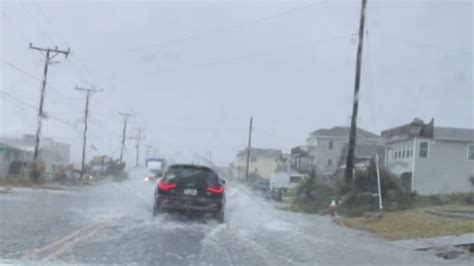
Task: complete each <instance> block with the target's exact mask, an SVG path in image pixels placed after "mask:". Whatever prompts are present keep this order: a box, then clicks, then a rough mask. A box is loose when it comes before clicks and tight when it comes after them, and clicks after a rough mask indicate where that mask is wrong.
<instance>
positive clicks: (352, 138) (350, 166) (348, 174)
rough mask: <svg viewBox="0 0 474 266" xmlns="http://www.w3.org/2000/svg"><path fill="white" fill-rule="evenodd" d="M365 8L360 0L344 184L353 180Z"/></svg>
mask: <svg viewBox="0 0 474 266" xmlns="http://www.w3.org/2000/svg"><path fill="white" fill-rule="evenodd" d="M366 7H367V0H362V7H361V11H360V24H359V44H358V46H357V62H356V73H355V85H354V103H353V107H352V118H351V131H350V133H349V148H348V150H347V159H346V169H345V173H344V176H345V181H346V184H352V182H353V178H354V152H355V146H356V135H357V112H358V109H359V87H360V74H361V68H362V51H363V47H364V28H365V9H366Z"/></svg>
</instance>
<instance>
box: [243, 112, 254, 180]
mask: <svg viewBox="0 0 474 266" xmlns="http://www.w3.org/2000/svg"><path fill="white" fill-rule="evenodd" d="M252 124H253V117H250V126H249V144H248V146H247V166H246V169H245V182H248V181H249V164H250V148H251V147H252Z"/></svg>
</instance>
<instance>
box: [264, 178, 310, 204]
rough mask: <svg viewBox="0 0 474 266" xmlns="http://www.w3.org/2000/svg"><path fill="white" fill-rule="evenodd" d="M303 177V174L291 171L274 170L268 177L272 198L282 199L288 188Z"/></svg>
mask: <svg viewBox="0 0 474 266" xmlns="http://www.w3.org/2000/svg"><path fill="white" fill-rule="evenodd" d="M303 178H304V175H303V174H300V173H291V172H275V173H273V174H272V176H271V179H270V190H271V194H272V198H273V199H275V200H282V198H283V196H284V195H286V194H287V193H288V190H290V189H291V188H294V187H295V186H297V185H298V183H299V182H300V181H301V180H302V179H303Z"/></svg>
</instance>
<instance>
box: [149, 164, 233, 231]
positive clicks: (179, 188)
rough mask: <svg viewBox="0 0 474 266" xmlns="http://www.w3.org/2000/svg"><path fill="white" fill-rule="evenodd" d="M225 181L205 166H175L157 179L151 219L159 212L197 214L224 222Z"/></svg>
mask: <svg viewBox="0 0 474 266" xmlns="http://www.w3.org/2000/svg"><path fill="white" fill-rule="evenodd" d="M224 184H225V181H224V180H223V179H222V178H220V177H219V176H218V174H217V173H216V172H214V171H213V170H212V169H210V168H209V167H206V166H199V165H190V164H177V165H172V166H170V167H169V168H168V169H167V171H166V172H165V174H164V176H163V178H161V179H159V180H158V182H157V185H156V188H155V195H154V199H153V216H157V215H158V214H159V213H160V212H181V213H199V214H205V215H211V216H213V217H214V218H215V219H217V220H218V221H219V222H221V223H222V222H224V206H225V191H224V190H225V189H224Z"/></svg>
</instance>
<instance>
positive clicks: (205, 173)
mask: <svg viewBox="0 0 474 266" xmlns="http://www.w3.org/2000/svg"><path fill="white" fill-rule="evenodd" d="M217 180H218V178H217V175H216V173H214V171H212V170H210V169H207V168H204V167H196V166H172V167H170V168H169V169H168V171H167V172H166V175H165V178H164V180H163V181H164V182H165V183H175V184H177V185H181V184H187V183H195V184H199V185H204V186H208V185H214V184H217V182H218V181H217Z"/></svg>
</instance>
